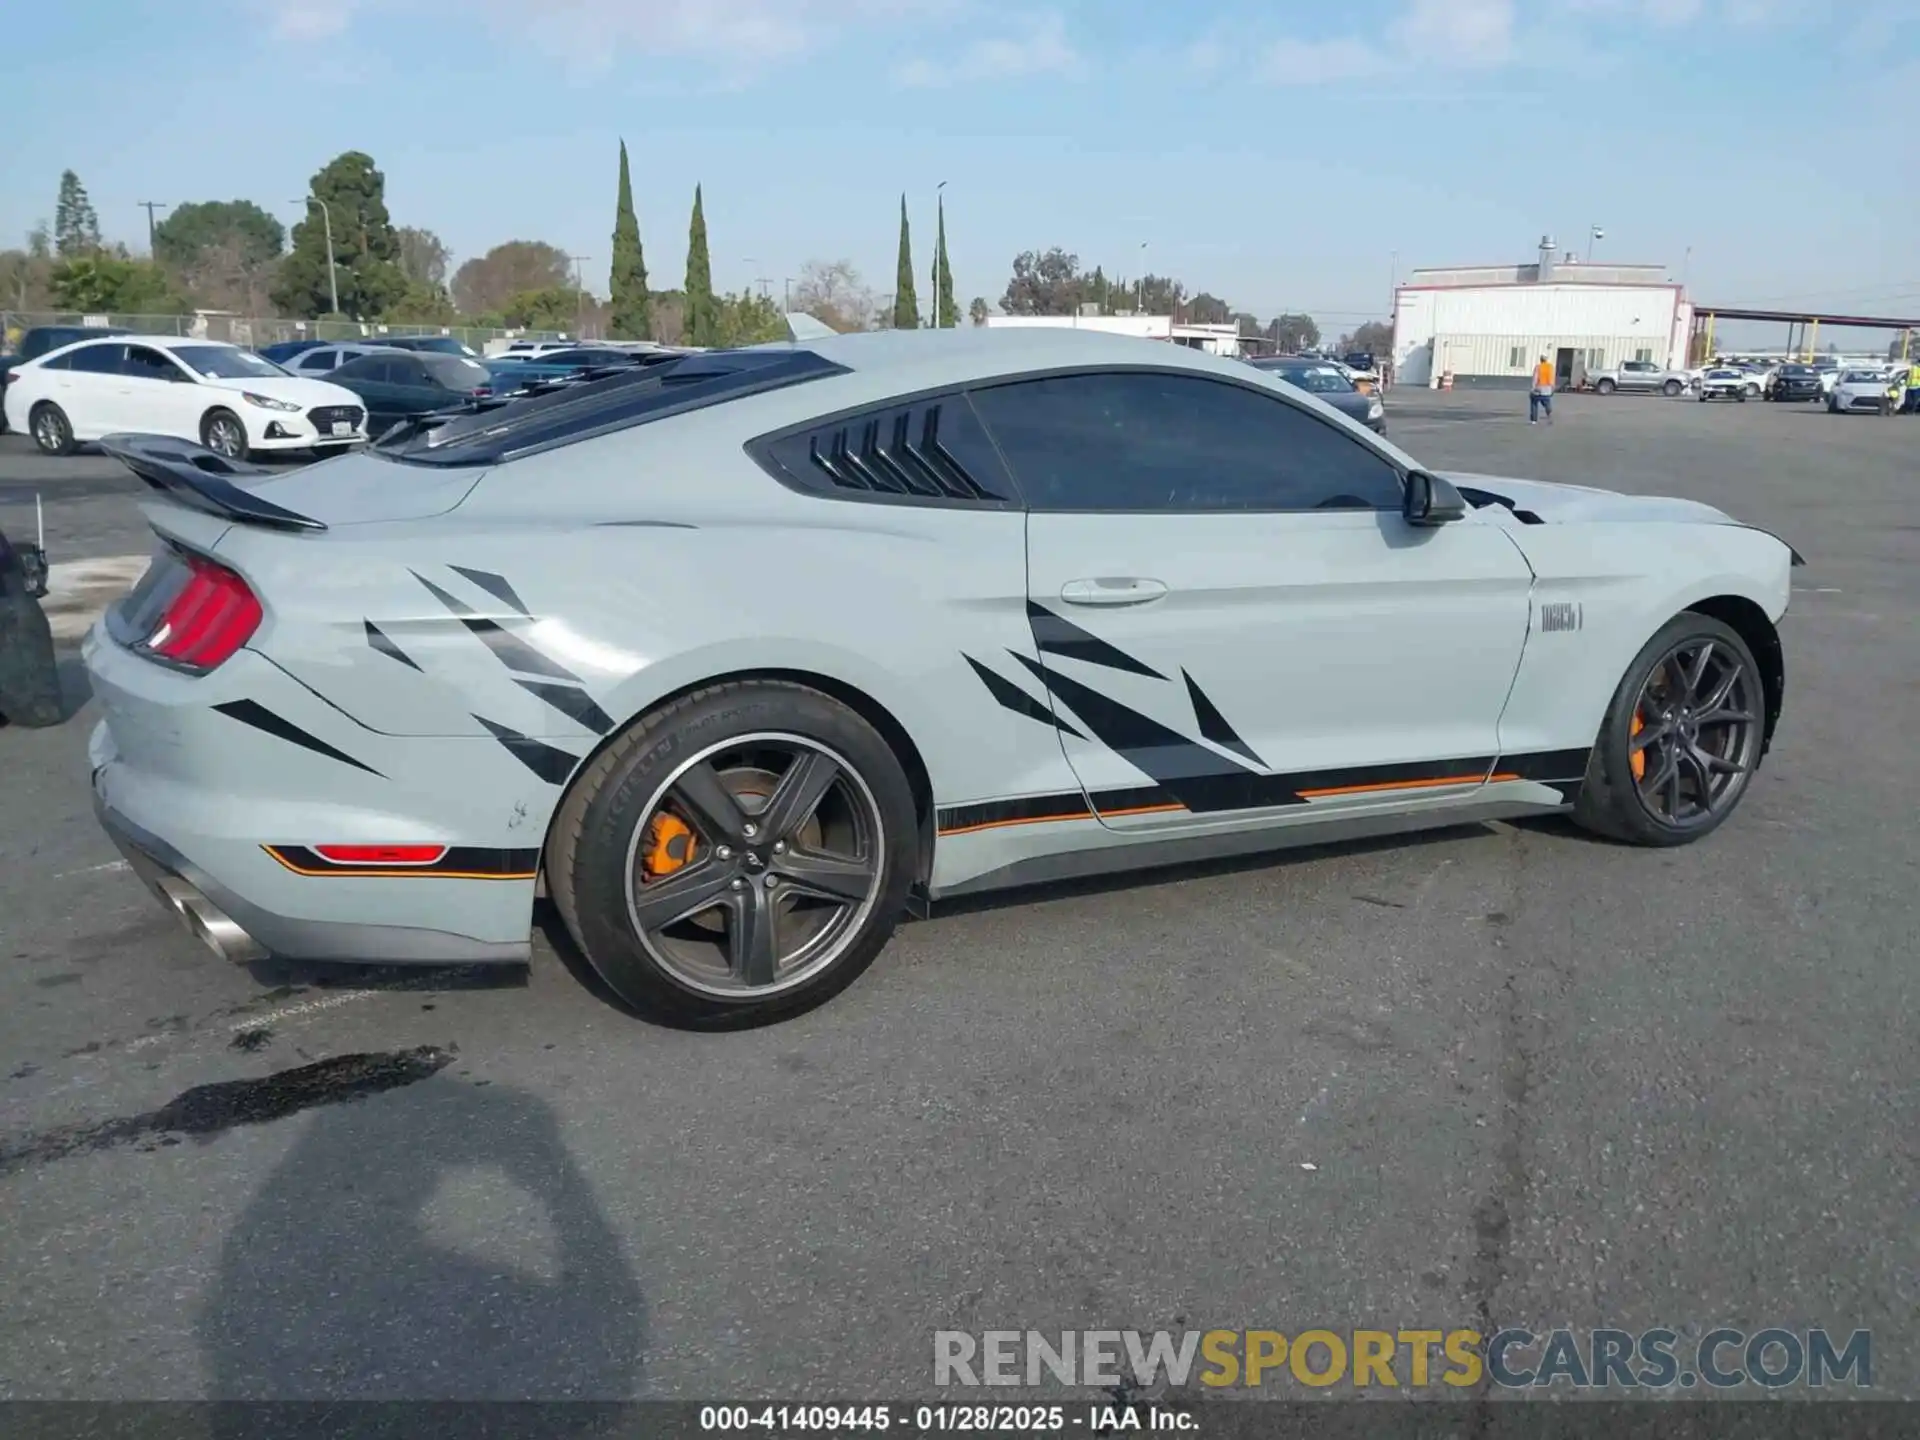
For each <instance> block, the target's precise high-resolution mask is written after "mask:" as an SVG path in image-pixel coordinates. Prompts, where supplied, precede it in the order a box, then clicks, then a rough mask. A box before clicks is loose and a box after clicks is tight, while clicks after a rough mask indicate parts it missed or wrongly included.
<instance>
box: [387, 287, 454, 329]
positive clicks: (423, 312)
mask: <svg viewBox="0 0 1920 1440" xmlns="http://www.w3.org/2000/svg"><path fill="white" fill-rule="evenodd" d="M386 318H387V319H389V320H393V321H398V322H399V323H401V324H405V325H451V324H453V323H454V321H456V320H458V319H459V318H460V312H459V311H458V310H456V309H454V307H453V297H452V296H450V295H448V294H447V287H446V286H444V285H429V284H427V283H426V282H424V281H420V280H413V281H409V282H408V284H407V288H406V290H405V292H404V293H402V294H401V296H400V298H399V299H398V300H396V301H394V302H393V304H392V306H391V307H389V309H388V310H387V315H386Z"/></svg>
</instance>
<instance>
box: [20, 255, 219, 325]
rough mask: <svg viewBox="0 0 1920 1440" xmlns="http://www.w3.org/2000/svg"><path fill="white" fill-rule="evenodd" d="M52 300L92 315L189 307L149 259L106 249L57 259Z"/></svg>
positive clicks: (174, 310) (167, 311)
mask: <svg viewBox="0 0 1920 1440" xmlns="http://www.w3.org/2000/svg"><path fill="white" fill-rule="evenodd" d="M49 288H50V289H51V292H52V296H53V303H54V304H55V305H56V306H58V307H59V308H60V309H62V310H81V311H86V312H89V313H93V314H100V313H107V314H116V315H178V314H182V313H184V312H185V311H186V310H187V309H189V308H190V307H189V306H188V304H187V302H186V300H185V298H184V297H183V296H181V295H180V294H179V293H178V292H177V291H176V290H175V289H174V288H173V286H172V284H171V283H170V282H169V280H168V278H167V273H166V271H164V270H162V269H161V268H160V267H159V266H158V265H156V264H154V263H153V262H152V261H151V260H134V259H130V258H129V257H127V256H125V255H115V254H112V253H110V252H108V251H105V250H99V251H95V252H94V253H93V254H91V255H71V256H68V257H67V258H65V259H63V260H60V261H58V262H57V263H56V264H55V265H54V267H53V272H52V275H51V277H50V286H49Z"/></svg>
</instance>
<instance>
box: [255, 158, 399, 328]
mask: <svg viewBox="0 0 1920 1440" xmlns="http://www.w3.org/2000/svg"><path fill="white" fill-rule="evenodd" d="M310 194H311V196H312V198H313V199H315V200H319V201H323V202H325V204H326V210H325V212H323V211H322V210H321V207H320V206H319V205H316V204H309V205H308V206H307V214H306V216H305V217H304V218H303V219H301V220H300V222H299V223H298V224H296V225H295V226H294V227H293V249H292V250H291V251H290V252H289V253H288V255H287V258H286V259H285V260H283V261H281V263H280V282H279V284H278V285H277V286H276V287H275V289H274V292H273V303H274V304H275V305H277V306H279V307H280V309H281V310H282V311H283V312H285V313H287V314H290V315H295V316H314V315H320V314H322V313H324V312H325V311H326V310H327V308H328V306H329V304H330V303H331V301H330V298H329V297H330V290H329V286H328V275H327V233H328V228H329V223H330V224H331V230H332V234H333V257H334V263H335V276H334V278H335V279H336V280H337V282H338V284H339V289H340V313H341V314H343V315H348V316H358V317H360V318H362V319H378V318H379V317H380V316H382V315H385V314H386V312H387V308H388V307H389V306H390V305H392V304H394V303H395V302H396V301H398V300H399V299H400V297H401V296H402V295H404V294H405V293H406V289H407V277H406V275H405V273H404V272H403V271H402V270H401V268H400V263H399V262H400V241H399V238H398V237H397V236H396V235H395V234H394V229H393V220H392V218H391V217H390V216H389V215H388V214H387V199H386V194H387V179H386V176H384V175H382V174H381V173H380V171H379V170H378V169H377V168H376V167H375V166H374V163H373V157H372V156H371V155H366V154H363V153H362V152H360V151H358V150H348V151H346V152H345V153H344V154H341V155H336V156H335V157H334V158H333V159H332V160H330V161H328V162H327V164H326V165H325V166H324V167H323V168H322V169H321V170H320V171H319V172H318V173H316V174H315V175H314V177H313V179H312V181H311V185H310Z"/></svg>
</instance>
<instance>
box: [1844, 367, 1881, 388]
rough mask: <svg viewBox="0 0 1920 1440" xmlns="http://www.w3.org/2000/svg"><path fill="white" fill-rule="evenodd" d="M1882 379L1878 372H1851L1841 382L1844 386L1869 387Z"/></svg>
mask: <svg viewBox="0 0 1920 1440" xmlns="http://www.w3.org/2000/svg"><path fill="white" fill-rule="evenodd" d="M1879 378H1880V372H1879V371H1878V370H1849V371H1848V372H1847V373H1846V375H1845V377H1844V378H1843V379H1842V380H1841V382H1840V383H1841V384H1842V385H1867V384H1871V383H1872V382H1873V381H1875V380H1878V379H1879Z"/></svg>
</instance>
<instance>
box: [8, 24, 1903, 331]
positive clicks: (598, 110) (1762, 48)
mask: <svg viewBox="0 0 1920 1440" xmlns="http://www.w3.org/2000/svg"><path fill="white" fill-rule="evenodd" d="M1900 8H1901V7H1894V9H1895V10H1898V9H1900ZM1891 16H1892V12H1890V10H1889V8H1888V7H1887V6H1884V5H1877V6H1869V5H1859V4H1838V3H1832V4H1830V3H1826V0H1532V3H1515V0H1376V3H1372V4H1367V5H1333V4H1310V3H1305V0H1300V3H1294V0H1266V3H1260V0H1190V3H1187V4H1172V3H1168V0H1056V3H1054V4H1053V5H1051V6H1049V5H1047V4H1045V3H1044V0H1043V3H1041V4H1038V5H1034V4H1025V5H1022V4H1014V3H1003V0H171V3H168V4H164V5H162V4H158V3H154V0H70V3H68V4H65V5H53V4H34V5H21V6H16V7H13V10H12V12H11V13H10V15H9V18H8V23H7V36H6V52H7V56H8V58H7V60H6V61H5V62H4V66H5V70H6V72H7V73H6V83H5V92H6V94H7V98H8V102H9V112H10V113H11V114H12V115H13V116H14V117H15V119H14V126H13V138H12V141H11V143H9V144H8V145H7V146H6V147H4V154H0V243H6V244H16V243H18V237H19V236H20V235H22V234H23V233H24V232H25V231H26V229H27V228H28V227H29V226H30V225H31V224H32V223H33V222H34V221H35V220H37V219H41V218H45V217H48V216H49V215H50V214H51V212H52V208H53V198H54V192H55V187H56V184H57V180H58V176H59V172H60V170H61V169H62V168H63V167H68V166H70V167H72V168H73V169H74V170H76V171H77V172H78V173H79V174H80V177H81V179H82V180H83V181H84V182H85V183H86V185H87V187H88V189H89V191H90V192H91V195H92V197H93V200H94V203H95V205H96V207H97V208H98V210H99V212H100V216H101V219H102V222H103V225H104V227H105V229H106V230H107V232H108V234H109V236H110V237H117V238H122V239H125V240H127V241H129V242H130V243H133V244H135V245H136V246H138V245H139V244H140V243H142V242H143V241H144V238H145V225H146V221H145V215H144V212H143V211H141V210H140V209H138V208H137V204H136V202H138V201H141V200H161V201H173V202H179V201H186V200H209V199H228V198H235V197H245V198H251V199H256V200H258V201H259V202H260V203H262V204H265V205H269V206H270V207H275V208H276V211H277V213H279V214H281V215H282V216H283V217H285V218H287V219H288V220H289V221H291V220H292V219H294V218H296V216H297V214H298V211H297V208H296V207H295V206H294V205H292V204H289V203H286V202H290V201H292V200H293V199H294V198H295V197H297V196H299V195H301V194H302V193H304V191H305V189H306V185H307V180H308V177H309V176H310V175H311V174H312V173H313V171H314V170H316V169H317V168H319V166H320V165H322V164H324V163H325V162H326V160H327V159H329V158H330V157H331V156H333V155H335V154H337V153H338V152H340V151H342V150H346V149H350V148H352V149H361V150H365V151H367V152H369V153H370V154H372V155H373V156H374V157H375V159H376V160H377V161H378V162H379V164H380V166H381V168H382V169H383V170H384V171H385V173H386V177H387V203H388V206H389V208H390V209H391V210H392V212H393V215H394V217H395V219H396V221H398V222H400V223H403V224H415V225H424V226H426V227H428V228H430V229H433V230H435V231H437V232H438V233H439V234H440V235H441V236H442V237H443V238H444V239H445V240H446V241H447V242H448V244H449V245H451V246H452V248H453V250H454V253H455V257H456V262H457V260H458V259H460V258H465V257H467V256H471V255H474V254H477V253H479V252H481V251H484V250H485V249H486V248H487V247H488V246H490V245H492V244H495V243H498V242H499V241H502V240H508V239H515V238H524V239H539V240H546V241H550V242H552V243H554V244H556V245H560V246H563V247H565V248H566V249H567V250H568V251H569V252H571V253H575V254H582V255H586V256H589V257H592V258H591V259H590V261H589V262H588V264H587V265H586V267H585V268H586V270H587V272H588V274H589V276H590V278H591V281H592V285H593V288H595V289H598V290H602V291H604V289H605V285H606V268H607V257H608V250H609V243H608V237H609V233H610V231H611V228H612V219H613V190H614V176H615V162H616V153H615V145H616V141H617V140H618V139H619V138H620V137H622V136H624V137H625V138H626V140H627V141H628V144H629V146H630V147H631V150H632V153H633V161H634V178H635V189H636V195H637V199H638V204H639V208H640V215H641V226H642V232H643V237H644V240H645V243H646V247H647V260H648V264H649V269H650V270H651V271H652V273H653V275H654V276H655V277H656V279H657V280H658V281H659V282H661V283H663V284H677V283H678V281H679V277H680V273H681V269H682V266H683V264H684V258H685V248H686V226H687V212H688V207H689V204H690V202H691V199H692V194H693V187H694V184H695V182H696V181H698V182H701V183H703V184H704V186H705V199H706V210H707V217H708V223H709V227H710V231H711V235H712V255H713V265H714V271H715V279H716V282H717V283H719V284H721V285H723V286H726V287H728V288H739V287H741V286H743V285H745V284H747V283H748V282H749V281H751V280H753V279H755V278H757V277H767V278H769V279H771V280H772V282H773V290H774V293H775V294H778V293H779V289H780V281H781V280H782V279H783V278H784V277H786V276H790V275H794V274H797V273H798V267H799V266H800V265H801V264H802V263H803V262H805V261H807V260H809V259H815V258H821V259H835V258H847V259H851V260H852V261H853V262H854V263H855V264H856V265H857V266H858V267H859V269H860V270H861V272H862V273H863V275H864V276H865V277H866V278H867V280H868V281H869V283H871V284H872V286H873V287H874V288H875V289H876V290H878V291H889V290H891V289H892V288H893V280H892V276H893V268H894V242H895V236H896V226H897V207H898V205H899V198H900V194H901V192H902V191H903V190H904V191H906V193H907V196H908V204H909V207H910V210H911V213H912V217H913V221H914V225H915V236H916V242H917V243H916V251H917V253H916V269H918V270H920V271H921V272H923V273H924V271H925V269H926V259H927V257H928V252H927V250H926V248H925V247H926V246H927V245H928V244H930V242H931V228H932V225H931V222H932V209H933V191H934V187H935V186H936V185H937V184H938V183H939V182H940V181H942V180H945V181H947V182H948V184H947V191H946V194H947V202H948V231H949V240H950V246H951V250H952V255H953V264H954V270H955V276H956V288H957V290H958V291H959V294H960V299H961V303H962V304H963V305H964V304H965V302H966V300H967V299H968V298H969V297H971V296H973V295H976V294H981V295H985V296H987V297H988V298H989V299H990V300H991V299H996V298H997V297H998V296H999V294H1000V292H1001V290H1002V289H1003V288H1004V286H1005V283H1006V278H1007V272H1008V265H1009V261H1010V259H1011V257H1012V256H1013V254H1014V253H1015V252H1016V251H1018V250H1021V249H1024V248H1029V247H1044V246H1051V245H1060V246H1063V247H1065V248H1066V249H1068V250H1071V251H1074V252H1076V253H1077V254H1078V255H1080V257H1081V258H1082V261H1083V263H1085V264H1087V265H1088V266H1091V265H1092V264H1094V263H1096V262H1098V263H1102V264H1104V265H1106V266H1107V268H1108V269H1109V271H1114V270H1118V271H1122V272H1124V273H1126V274H1128V275H1133V274H1136V273H1138V271H1139V269H1140V268H1141V264H1140V262H1141V257H1142V253H1143V252H1142V250H1141V246H1142V244H1143V242H1144V243H1145V245H1146V246H1147V248H1146V250H1145V252H1144V254H1145V260H1146V264H1147V266H1148V268H1150V269H1152V270H1153V271H1155V272H1157V273H1170V274H1174V275H1177V276H1179V277H1180V278H1181V279H1183V280H1185V281H1186V282H1187V284H1188V285H1189V287H1190V288H1193V289H1207V290H1211V291H1212V292H1213V293H1215V294H1217V295H1221V296H1223V297H1224V298H1226V299H1227V300H1229V301H1230V302H1232V303H1233V304H1234V305H1235V306H1237V307H1240V308H1244V309H1249V310H1253V311H1255V312H1257V313H1259V314H1261V315H1262V316H1265V315H1267V314H1270V313H1273V312H1275V311H1278V310H1280V309H1282V308H1287V309H1307V310H1309V311H1311V312H1313V313H1315V314H1317V315H1319V316H1320V317H1321V319H1322V324H1323V326H1326V327H1327V328H1329V329H1343V328H1350V327H1351V325H1352V324H1355V323H1357V322H1358V321H1359V320H1361V319H1365V318H1369V317H1371V316H1375V315H1382V314H1384V312H1385V309H1386V305H1387V296H1388V286H1389V279H1390V275H1391V274H1392V273H1393V270H1394V267H1395V266H1396V265H1397V267H1398V273H1399V274H1400V276H1401V278H1403V279H1404V278H1405V277H1406V274H1407V272H1408V271H1409V270H1410V269H1411V268H1413V267H1415V266H1420V265H1441V264H1457V263H1472V262H1492V261H1519V260H1524V259H1528V258H1531V253H1532V250H1533V247H1534V244H1535V242H1536V241H1537V239H1538V237H1539V236H1540V234H1541V233H1542V232H1543V231H1550V232H1552V234H1553V235H1554V236H1555V237H1556V238H1557V239H1558V240H1559V241H1560V243H1561V245H1562V246H1563V247H1567V248H1575V249H1584V245H1585V240H1586V236H1587V232H1588V230H1589V228H1590V227H1591V226H1592V225H1594V224H1596V223H1597V224H1599V225H1601V226H1602V227H1604V230H1605V239H1604V240H1602V241H1601V242H1600V245H1599V247H1598V250H1597V253H1596V258H1610V259H1614V260H1619V261H1643V262H1653V263H1660V264H1664V265H1666V266H1668V267H1669V268H1670V271H1671V272H1672V274H1673V276H1674V278H1675V279H1680V278H1683V274H1682V272H1683V270H1684V278H1685V279H1686V280H1687V282H1688V286H1689V289H1690V291H1691V292H1692V293H1693V294H1694V295H1696V296H1697V297H1701V298H1704V299H1707V300H1713V301H1717V302H1718V303H1721V304H1766V305H1775V304H1778V305H1787V304H1793V305H1802V306H1808V307H1813V306H1819V307H1822V308H1827V309H1836V310H1849V311H1856V312H1857V311H1861V310H1868V309H1871V310H1875V311H1882V312H1885V311H1891V312H1894V313H1898V314H1913V313H1915V312H1920V149H1916V143H1915V139H1914V136H1915V133H1916V132H1915V128H1914V117H1915V115H1916V114H1920V24H1916V23H1915V21H1916V18H1920V17H1916V15H1915V14H1912V13H1908V14H1904V15H1901V16H1899V17H1898V19H1899V24H1898V27H1897V28H1895V27H1893V26H1890V25H1889V24H1888V23H1887V21H1888V19H1889V18H1890V17H1891ZM30 56H57V57H60V60H59V63H57V64H44V65H41V64H34V65H32V66H28V65H26V64H25V63H23V57H30ZM54 117H57V119H56V118H54ZM1689 248H1691V255H1690V256H1689V254H1688V251H1689ZM1396 257H1397V258H1396Z"/></svg>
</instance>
